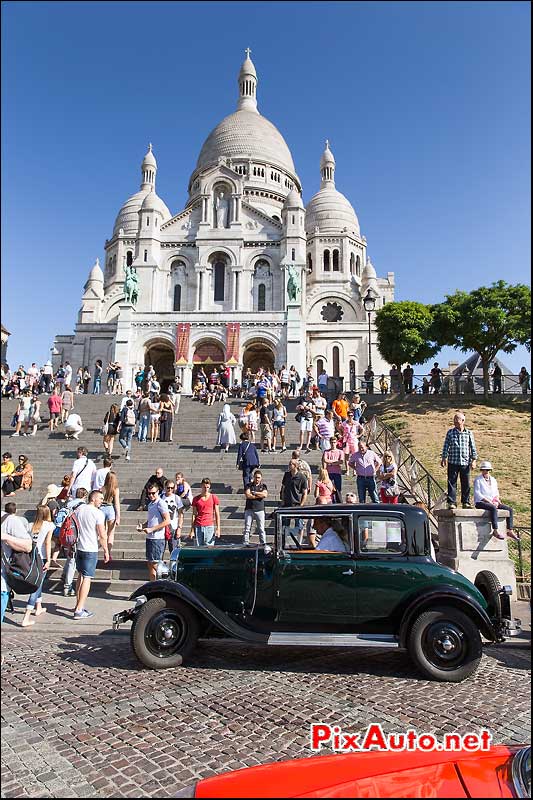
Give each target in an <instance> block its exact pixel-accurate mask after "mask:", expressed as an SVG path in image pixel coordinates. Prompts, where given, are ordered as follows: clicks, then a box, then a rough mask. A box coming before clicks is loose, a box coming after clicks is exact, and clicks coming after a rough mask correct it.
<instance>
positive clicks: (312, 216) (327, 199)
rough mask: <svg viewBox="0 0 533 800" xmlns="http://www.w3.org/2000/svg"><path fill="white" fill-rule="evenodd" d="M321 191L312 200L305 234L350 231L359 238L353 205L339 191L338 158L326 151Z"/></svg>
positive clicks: (308, 207) (322, 159)
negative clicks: (336, 165)
mask: <svg viewBox="0 0 533 800" xmlns="http://www.w3.org/2000/svg"><path fill="white" fill-rule="evenodd" d="M320 175H321V182H320V189H319V191H318V192H317V193H316V194H315V195H314V197H312V198H311V200H310V201H309V203H308V204H307V208H306V210H305V232H306V233H307V234H310V233H314V232H315V228H317V227H318V229H319V230H320V233H329V234H338V233H342V232H343V231H344V228H346V229H347V231H348V233H350V234H352V236H357V237H359V236H360V235H361V231H360V229H359V220H358V219H357V214H356V213H355V211H354V210H353V206H352V204H351V203H350V201H349V200H348V199H347V198H346V197H345V196H344V195H343V194H341V192H339V191H338V190H337V189H336V188H335V158H334V156H333V153H332V152H331V150H330V149H329V142H328V140H327V139H326V147H325V149H324V152H323V153H322V156H321V158H320Z"/></svg>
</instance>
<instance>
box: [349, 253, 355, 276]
mask: <svg viewBox="0 0 533 800" xmlns="http://www.w3.org/2000/svg"><path fill="white" fill-rule="evenodd" d="M354 274H355V256H354V254H353V253H350V275H354Z"/></svg>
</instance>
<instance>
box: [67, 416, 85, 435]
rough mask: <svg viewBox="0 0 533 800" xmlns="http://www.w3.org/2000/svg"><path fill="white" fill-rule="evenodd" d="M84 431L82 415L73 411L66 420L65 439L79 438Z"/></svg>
mask: <svg viewBox="0 0 533 800" xmlns="http://www.w3.org/2000/svg"><path fill="white" fill-rule="evenodd" d="M82 431H83V425H82V423H81V417H80V415H79V414H76V413H75V412H74V411H71V412H70V414H69V415H68V417H67V418H66V420H65V439H79V438H80V433H82Z"/></svg>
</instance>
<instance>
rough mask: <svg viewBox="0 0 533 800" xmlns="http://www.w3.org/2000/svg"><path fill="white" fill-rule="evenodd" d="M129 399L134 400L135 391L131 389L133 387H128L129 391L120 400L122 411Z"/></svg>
mask: <svg viewBox="0 0 533 800" xmlns="http://www.w3.org/2000/svg"><path fill="white" fill-rule="evenodd" d="M128 400H134V397H133V392H132V391H131V389H128V391H127V392H126V394H125V395H124V397H123V398H122V400H121V401H120V408H119V411H122V409H123V408H124V406H125V405H126V403H127V402H128Z"/></svg>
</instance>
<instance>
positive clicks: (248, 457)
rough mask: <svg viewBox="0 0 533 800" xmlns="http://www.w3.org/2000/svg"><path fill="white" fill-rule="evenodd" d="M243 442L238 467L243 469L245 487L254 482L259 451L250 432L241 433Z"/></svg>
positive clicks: (240, 446) (238, 454)
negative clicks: (253, 474) (253, 475)
mask: <svg viewBox="0 0 533 800" xmlns="http://www.w3.org/2000/svg"><path fill="white" fill-rule="evenodd" d="M239 438H240V440H241V443H240V444H239V451H238V453H237V469H240V470H241V471H242V484H243V487H244V489H246V487H247V486H248V484H249V483H251V482H252V473H253V471H254V470H255V469H257V468H258V467H259V466H260V464H259V453H258V452H257V448H256V446H255V444H254V442H252V441H250V434H249V433H248V432H247V431H244V432H243V433H241V435H240V437H239Z"/></svg>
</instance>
